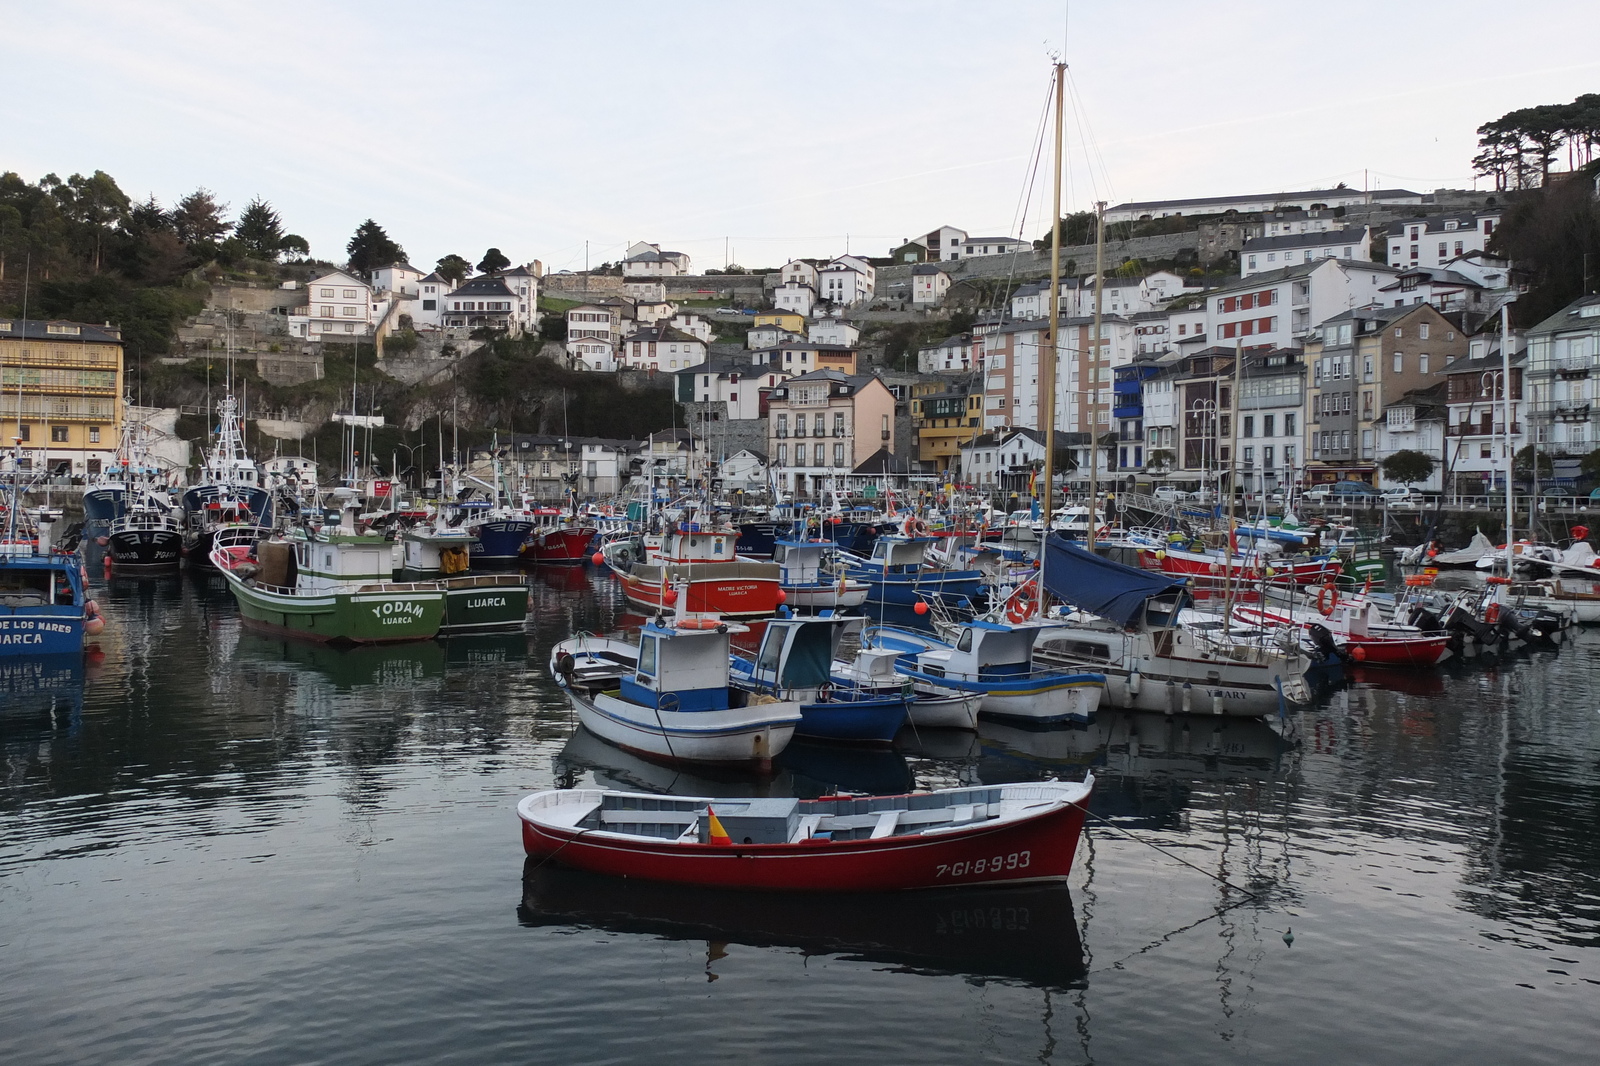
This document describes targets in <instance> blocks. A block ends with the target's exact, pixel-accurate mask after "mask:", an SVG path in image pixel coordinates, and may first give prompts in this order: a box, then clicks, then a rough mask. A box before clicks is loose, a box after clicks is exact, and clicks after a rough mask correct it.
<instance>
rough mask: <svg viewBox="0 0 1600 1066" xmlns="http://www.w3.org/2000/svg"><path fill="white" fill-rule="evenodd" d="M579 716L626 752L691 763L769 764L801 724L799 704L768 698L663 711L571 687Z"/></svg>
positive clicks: (571, 697) (574, 705)
mask: <svg viewBox="0 0 1600 1066" xmlns="http://www.w3.org/2000/svg"><path fill="white" fill-rule="evenodd" d="M567 698H568V699H569V700H570V701H571V702H572V706H573V709H574V710H576V711H577V712H578V721H580V722H582V723H583V724H584V726H585V727H586V728H588V730H589V732H591V733H593V734H594V735H595V736H597V737H600V738H601V739H602V740H607V741H610V742H611V743H612V744H615V745H616V746H617V747H619V748H622V749H623V750H625V751H632V752H636V753H638V754H640V755H645V756H648V757H650V758H654V759H661V760H670V761H673V762H687V763H724V764H726V763H751V764H755V765H758V766H766V765H768V764H770V763H771V761H772V757H773V756H774V755H777V754H778V753H779V752H781V751H783V749H784V748H786V747H788V745H789V741H790V740H791V739H792V738H793V737H794V731H795V727H796V726H798V725H799V724H800V708H799V705H797V704H794V703H768V704H759V705H756V706H753V707H740V708H729V709H727V710H725V711H657V710H656V709H654V708H650V707H645V706H642V705H640V704H635V703H629V702H628V701H626V700H622V699H619V698H617V697H615V696H611V695H609V694H606V693H601V694H599V695H597V696H595V697H594V698H593V699H590V698H589V697H587V696H585V695H583V694H582V693H579V692H575V691H573V690H572V689H570V688H568V689H567Z"/></svg>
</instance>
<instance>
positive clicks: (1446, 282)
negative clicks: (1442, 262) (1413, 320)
mask: <svg viewBox="0 0 1600 1066" xmlns="http://www.w3.org/2000/svg"><path fill="white" fill-rule="evenodd" d="M1377 302H1378V303H1380V304H1382V305H1384V306H1385V307H1404V306H1405V305H1406V304H1432V305H1433V306H1435V307H1437V308H1438V309H1439V310H1441V311H1445V312H1449V311H1489V310H1494V309H1496V308H1498V307H1499V301H1498V300H1496V299H1494V298H1492V296H1491V294H1490V292H1489V290H1487V289H1485V288H1484V287H1483V286H1482V285H1480V284H1478V283H1477V282H1476V281H1473V280H1472V279H1471V278H1469V277H1465V276H1463V275H1461V274H1457V273H1456V272H1455V271H1453V270H1448V269H1440V268H1437V267H1415V268H1412V269H1407V270H1402V271H1401V272H1400V273H1399V274H1398V275H1396V276H1395V278H1394V279H1393V280H1392V281H1390V282H1389V284H1387V285H1385V286H1383V287H1382V288H1380V289H1379V290H1378V299H1377Z"/></svg>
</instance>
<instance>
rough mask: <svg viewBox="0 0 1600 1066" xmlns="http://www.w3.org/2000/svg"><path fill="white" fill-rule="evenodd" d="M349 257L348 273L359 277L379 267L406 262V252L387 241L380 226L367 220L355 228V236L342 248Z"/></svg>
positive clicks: (386, 235) (392, 242)
mask: <svg viewBox="0 0 1600 1066" xmlns="http://www.w3.org/2000/svg"><path fill="white" fill-rule="evenodd" d="M344 250H345V252H346V253H347V254H348V255H349V256H350V271H351V273H353V274H356V275H358V276H361V277H365V276H366V275H367V274H369V273H370V272H372V271H374V270H376V269H378V268H379V267H385V266H389V265H391V264H393V263H404V262H405V261H406V250H405V249H404V248H402V247H400V246H399V245H398V244H396V243H395V242H394V241H392V240H390V239H389V234H388V233H386V232H384V229H383V227H382V226H380V225H378V224H377V223H376V222H374V221H372V219H370V218H369V219H367V220H366V221H365V222H363V223H361V225H359V226H357V227H356V232H355V236H353V237H351V238H350V243H349V244H347V245H345V246H344Z"/></svg>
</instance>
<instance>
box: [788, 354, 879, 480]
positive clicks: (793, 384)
mask: <svg viewBox="0 0 1600 1066" xmlns="http://www.w3.org/2000/svg"><path fill="white" fill-rule="evenodd" d="M894 409H895V398H894V395H893V394H892V393H891V392H890V391H889V388H888V386H887V385H885V384H884V383H883V381H882V380H881V379H879V378H877V377H873V376H870V375H851V374H844V373H840V372H839V371H837V370H814V371H812V372H811V373H809V374H801V375H799V376H798V377H793V378H789V379H787V380H784V381H780V382H778V384H777V386H776V387H775V388H773V389H772V391H771V395H770V398H769V399H768V404H767V427H768V428H767V432H768V439H767V456H768V458H769V460H770V469H771V470H772V472H773V474H774V476H775V478H776V481H777V486H778V489H779V491H780V492H787V493H793V494H794V496H796V497H810V496H814V495H818V494H820V493H822V492H823V491H825V490H826V489H827V487H828V486H829V485H830V484H840V483H841V482H842V479H843V478H844V477H845V476H847V475H848V474H849V473H850V472H851V471H852V470H854V469H855V468H856V467H857V466H859V465H860V464H861V463H863V462H864V461H866V459H867V458H868V457H870V456H872V455H873V454H874V453H876V452H878V451H879V450H887V451H889V452H893V451H894Z"/></svg>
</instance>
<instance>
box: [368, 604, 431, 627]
mask: <svg viewBox="0 0 1600 1066" xmlns="http://www.w3.org/2000/svg"><path fill="white" fill-rule="evenodd" d="M424 613H426V612H425V609H424V608H423V606H422V604H420V603H417V602H416V601H414V600H385V601H384V602H382V603H379V604H375V605H374V606H373V608H372V617H374V618H376V619H378V621H380V622H382V623H383V624H384V625H386V626H392V625H404V624H405V623H406V622H409V621H411V620H412V619H415V618H421V617H422V616H423V614H424Z"/></svg>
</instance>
